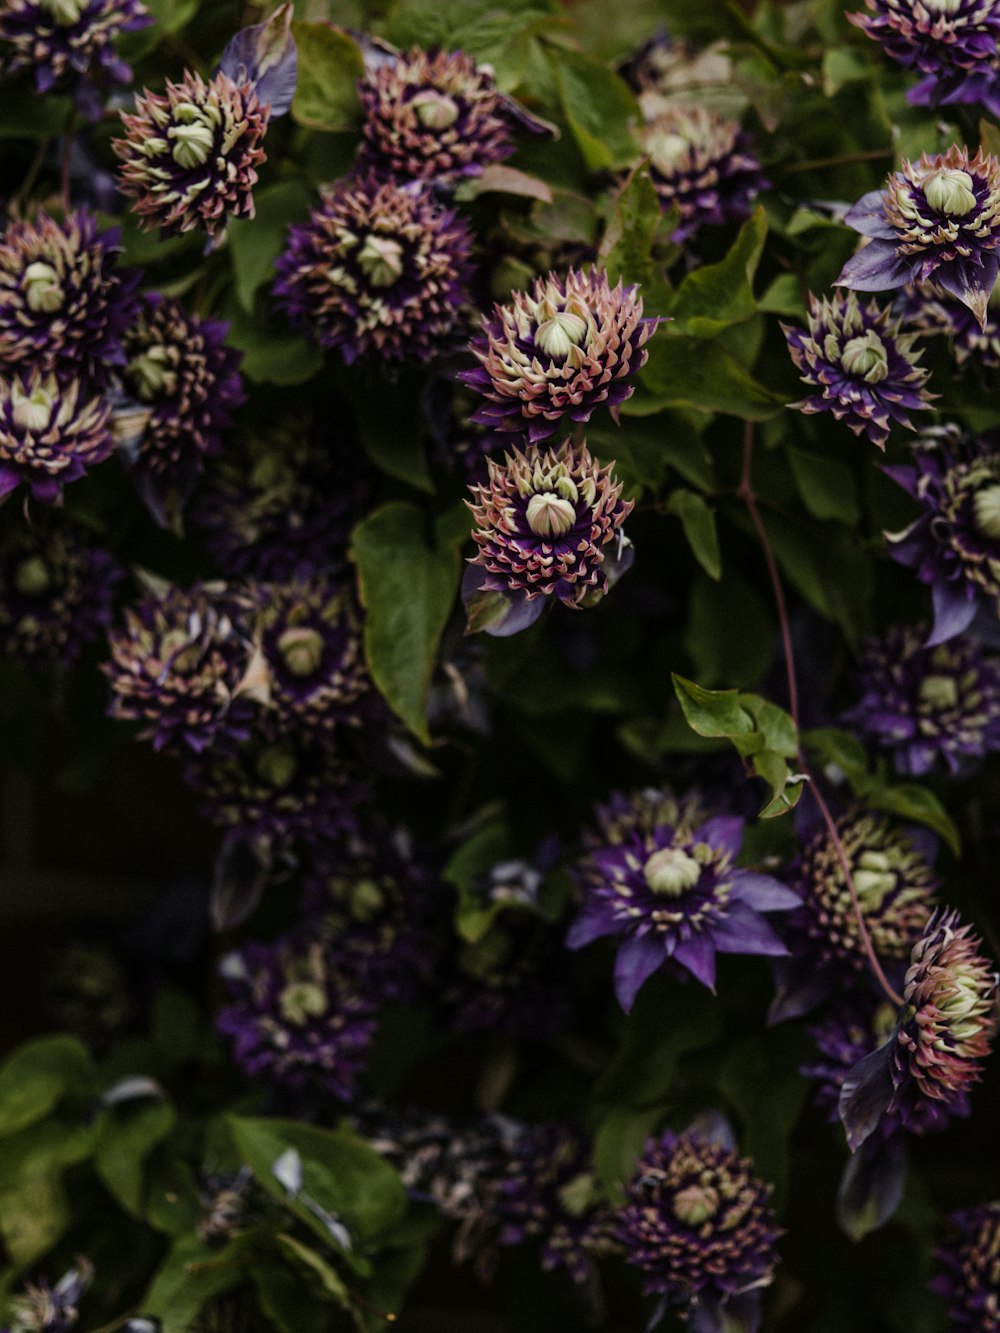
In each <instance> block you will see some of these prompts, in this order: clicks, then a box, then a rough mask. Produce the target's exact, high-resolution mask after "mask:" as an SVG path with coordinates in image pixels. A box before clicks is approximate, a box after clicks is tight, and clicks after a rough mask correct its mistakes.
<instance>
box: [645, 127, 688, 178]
mask: <svg viewBox="0 0 1000 1333" xmlns="http://www.w3.org/2000/svg"><path fill="white" fill-rule="evenodd" d="M691 146H692V145H691V140H690V139H688V138H685V136H684V135H683V134H673V133H671V132H670V131H669V130H658V131H655V132H654V133H652V134H648V135H647V136H646V148H647V149H648V151H649V155H650V157H651V158H652V159H653V166H654V167H662V168H664V169H665V170H666V171H670V170H672V169H673V168H674V167H676V166H677V164H678V163H679V162H680V161H681V160H682V159H683V157H684V154H685V153H687V152H688V151H689V150H690V148H691Z"/></svg>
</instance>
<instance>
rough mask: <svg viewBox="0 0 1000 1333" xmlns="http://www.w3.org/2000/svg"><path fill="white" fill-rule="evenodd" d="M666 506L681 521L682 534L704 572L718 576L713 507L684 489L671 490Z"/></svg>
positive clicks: (719, 564)
mask: <svg viewBox="0 0 1000 1333" xmlns="http://www.w3.org/2000/svg"><path fill="white" fill-rule="evenodd" d="M667 509H668V510H669V512H670V513H671V514H676V515H677V517H678V518H679V519H680V521H681V523H683V525H684V536H685V537H686V538H687V540H688V545H689V546H690V547H691V550H692V551H693V552H694V556H695V559H696V560H697V561H698V563H699V565H701V567H702V569H703V570H704V571H705V573H706V574H707V575H708V576H709V578H713V579H719V578H721V577H722V557H721V556H720V554H719V534H718V532H717V531H716V527H715V510H714V509H712V508H710V507H709V505H707V504H706V503H705V501H704V500H703V499H702V497H701V496H700V495H699V494H698V493H697V492H696V491H688V490H684V489H679V490H676V491H674V493H673V494H672V495H671V497H670V500H669V503H668V504H667Z"/></svg>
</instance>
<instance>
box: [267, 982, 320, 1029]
mask: <svg viewBox="0 0 1000 1333" xmlns="http://www.w3.org/2000/svg"><path fill="white" fill-rule="evenodd" d="M278 1007H279V1009H280V1010H281V1016H282V1018H284V1019H285V1020H286V1022H288V1023H294V1024H296V1026H298V1027H303V1026H304V1025H305V1024H306V1023H308V1021H309V1019H310V1018H321V1017H322V1015H323V1014H325V1013H326V992H325V991H324V990H323V987H322V986H318V985H317V984H316V982H315V981H293V982H291V983H290V984H289V985H288V986H286V987H285V989H284V990H283V991H282V992H281V995H280V996H279V998H278Z"/></svg>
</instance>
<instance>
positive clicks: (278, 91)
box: [219, 4, 299, 120]
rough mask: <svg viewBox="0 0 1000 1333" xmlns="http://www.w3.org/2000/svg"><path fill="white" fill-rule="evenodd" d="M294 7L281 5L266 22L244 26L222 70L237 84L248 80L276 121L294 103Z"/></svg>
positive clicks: (227, 52)
mask: <svg viewBox="0 0 1000 1333" xmlns="http://www.w3.org/2000/svg"><path fill="white" fill-rule="evenodd" d="M291 22H292V6H291V5H290V4H285V5H282V6H281V7H280V8H279V9H276V10H275V11H274V13H273V14H272V15H271V17H270V18H269V19H268V20H267V22H266V23H257V24H254V26H253V27H252V28H243V29H242V31H240V32H238V33H237V34H236V36H235V37H233V38H232V39H231V40H230V42H229V44H228V45H227V47H226V49H225V50H224V51H223V53H222V59H221V60H220V61H219V69H220V70H221V71H222V73H223V74H228V75H229V77H230V78H231V79H232V80H233V82H234V83H245V82H246V81H247V80H249V81H250V82H251V83H252V84H253V86H254V92H256V94H257V96H258V97H259V98H260V100H261V102H266V103H267V104H268V106H269V107H270V112H269V116H270V119H271V120H274V119H275V118H276V117H277V116H283V115H284V114H285V112H286V111H287V110H288V108H289V107H290V106H291V105H292V98H293V97H294V96H295V86H296V83H297V82H298V72H299V57H298V52H297V50H296V49H295V39H294V38H293V37H292V32H291Z"/></svg>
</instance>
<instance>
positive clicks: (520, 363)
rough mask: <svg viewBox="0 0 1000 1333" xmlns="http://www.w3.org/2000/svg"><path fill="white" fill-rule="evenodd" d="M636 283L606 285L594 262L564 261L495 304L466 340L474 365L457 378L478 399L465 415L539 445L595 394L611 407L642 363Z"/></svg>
mask: <svg viewBox="0 0 1000 1333" xmlns="http://www.w3.org/2000/svg"><path fill="white" fill-rule="evenodd" d="M637 291H638V288H636V287H623V286H622V284H621V282H619V283H618V286H617V287H612V286H611V285H610V283H609V282H608V276H607V274H606V273H605V272H604V271H603V270H602V269H591V270H590V272H589V273H583V272H582V271H580V270H574V269H570V271H569V272H568V273H567V274H566V276H565V278H560V277H558V276H557V275H556V274H555V273H550V274H548V276H547V277H544V278H538V279H537V280H536V282H535V285H534V288H533V289H532V291H531V294H530V295H529V294H528V293H527V292H515V293H514V296H513V299H512V300H511V302H510V304H508V305H496V306H494V307H493V314H492V315H487V316H484V317H483V321H482V328H483V331H482V334H481V335H480V336H479V337H478V338H474V339H473V341H472V343H471V344H470V347H471V350H472V352H473V353H474V354H475V356H476V358H477V359H478V361H479V365H478V366H477V367H476V368H475V369H474V370H466V371H463V372H462V374H461V376H460V377H459V378H460V379H462V380H463V381H464V382H465V383H466V384H468V385H469V386H470V387H471V388H473V389H475V390H476V392H477V393H480V394H482V395H483V397H484V398H485V399H486V402H485V404H484V405H483V406H482V407H480V408H479V409H478V411H477V412H476V413H475V415H474V416H473V421H477V422H479V423H481V424H482V425H484V426H487V427H489V428H490V429H491V430H493V431H497V432H499V433H501V434H505V435H519V436H527V438H528V440H529V441H530V443H532V444H538V443H540V442H541V441H543V440H547V439H548V438H549V436H551V435H554V434H555V432H556V431H557V430H558V429H559V428H560V426H561V425H562V426H565V425H566V424H567V423H568V422H570V421H575V422H578V423H579V422H586V421H589V420H590V418H591V416H592V415H593V412H594V409H595V408H597V407H599V406H600V405H601V404H602V403H606V404H607V405H608V407H609V408H610V409H611V411H612V414H613V415H615V414H616V410H617V408H618V407H619V405H620V404H621V403H623V402H625V401H626V399H628V398H631V396H632V394H633V393H634V391H635V389H634V386H633V385H632V384H630V383H629V380H630V379H632V378H634V376H635V375H636V374H637V373H638V371H639V370H641V369H642V367H643V366H644V365H645V364H646V358H647V357H648V355H649V353H648V352H647V351H646V350H645V344H646V341H647V339H648V338H649V336H650V334H651V333H652V332H653V331H654V330H655V328H656V325H657V320H655V319H643V317H642V299H641V298H640V297H639V296H638V295H637V294H636V293H637Z"/></svg>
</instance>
